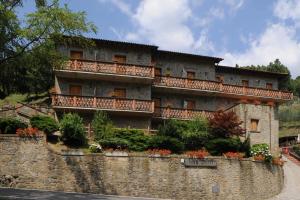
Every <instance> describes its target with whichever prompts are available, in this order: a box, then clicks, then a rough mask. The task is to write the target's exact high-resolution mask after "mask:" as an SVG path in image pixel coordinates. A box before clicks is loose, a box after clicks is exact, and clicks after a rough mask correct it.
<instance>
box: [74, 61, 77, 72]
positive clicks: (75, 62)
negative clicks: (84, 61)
mask: <svg viewBox="0 0 300 200" xmlns="http://www.w3.org/2000/svg"><path fill="white" fill-rule="evenodd" d="M74 70H77V60H74Z"/></svg>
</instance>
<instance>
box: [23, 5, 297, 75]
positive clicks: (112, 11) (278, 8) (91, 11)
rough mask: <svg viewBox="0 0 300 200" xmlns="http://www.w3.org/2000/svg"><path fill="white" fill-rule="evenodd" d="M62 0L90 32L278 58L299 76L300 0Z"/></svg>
mask: <svg viewBox="0 0 300 200" xmlns="http://www.w3.org/2000/svg"><path fill="white" fill-rule="evenodd" d="M61 1H62V3H67V4H68V6H69V8H70V9H71V10H73V11H85V12H86V15H87V19H88V20H89V21H92V22H93V23H94V24H95V25H96V26H97V27H98V32H97V34H92V33H91V34H87V35H86V36H89V37H96V38H103V39H110V40H121V41H129V42H136V43H145V44H152V45H156V46H159V49H162V50H171V51H179V52H187V53H194V54H200V55H207V56H216V57H221V58H224V61H222V62H221V63H220V64H221V65H229V66H235V65H236V64H238V65H240V66H245V65H258V64H260V65H262V64H263V65H267V64H268V63H269V62H271V61H274V60H275V59H276V58H278V59H280V61H281V62H282V63H283V64H285V65H286V66H288V67H289V69H290V71H291V72H292V76H293V77H294V78H295V77H297V76H300V0H61ZM34 8H35V6H34V0H24V7H23V8H22V9H20V10H19V11H18V12H19V15H20V16H24V15H25V14H26V13H28V12H31V11H32V10H34Z"/></svg>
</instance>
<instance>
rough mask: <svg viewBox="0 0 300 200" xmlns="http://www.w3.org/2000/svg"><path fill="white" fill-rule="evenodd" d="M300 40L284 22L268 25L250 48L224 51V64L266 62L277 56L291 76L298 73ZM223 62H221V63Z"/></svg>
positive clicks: (299, 73)
mask: <svg viewBox="0 0 300 200" xmlns="http://www.w3.org/2000/svg"><path fill="white" fill-rule="evenodd" d="M299 55H300V42H299V41H297V39H296V31H295V29H293V28H292V27H288V26H286V25H284V24H272V25H269V26H268V27H267V28H266V30H265V32H264V33H263V34H262V35H261V36H260V37H259V38H258V39H255V40H252V41H251V42H250V48H249V49H248V50H246V51H245V52H243V53H225V55H224V58H225V60H224V61H223V62H224V64H229V65H235V64H239V65H242V66H243V65H257V64H265V65H266V64H268V63H269V62H270V61H274V60H275V59H276V58H279V59H280V61H281V62H282V63H283V64H285V65H287V66H288V67H289V68H290V70H291V72H292V74H293V76H299V75H300V70H299V67H300V56H299ZM222 64H223V63H222Z"/></svg>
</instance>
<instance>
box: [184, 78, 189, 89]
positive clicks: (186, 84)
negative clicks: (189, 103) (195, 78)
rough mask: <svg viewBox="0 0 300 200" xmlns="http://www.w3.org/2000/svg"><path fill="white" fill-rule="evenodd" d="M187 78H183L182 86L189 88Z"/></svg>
mask: <svg viewBox="0 0 300 200" xmlns="http://www.w3.org/2000/svg"><path fill="white" fill-rule="evenodd" d="M188 85H189V79H185V82H184V87H185V88H189V86H188Z"/></svg>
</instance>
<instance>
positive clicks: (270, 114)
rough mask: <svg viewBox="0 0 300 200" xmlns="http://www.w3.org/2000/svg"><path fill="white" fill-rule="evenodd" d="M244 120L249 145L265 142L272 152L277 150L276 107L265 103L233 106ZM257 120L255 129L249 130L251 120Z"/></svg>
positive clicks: (277, 126)
mask: <svg viewBox="0 0 300 200" xmlns="http://www.w3.org/2000/svg"><path fill="white" fill-rule="evenodd" d="M233 111H234V112H235V113H237V115H238V116H239V118H240V119H241V120H242V121H243V122H244V123H243V125H242V126H243V127H244V128H245V129H246V137H247V136H249V137H250V142H251V145H253V144H260V143H266V144H268V145H269V147H270V150H271V152H272V153H273V154H278V152H279V144H278V142H279V140H278V138H279V135H278V134H279V133H278V132H279V120H278V112H277V109H276V107H271V106H265V105H251V104H240V105H238V106H236V107H234V108H233ZM253 119H255V120H258V129H257V131H251V120H253Z"/></svg>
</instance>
